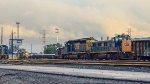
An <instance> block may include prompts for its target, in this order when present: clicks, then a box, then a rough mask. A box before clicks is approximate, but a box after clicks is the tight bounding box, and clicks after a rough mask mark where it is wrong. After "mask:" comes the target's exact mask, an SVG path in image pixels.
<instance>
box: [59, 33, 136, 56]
mask: <svg viewBox="0 0 150 84" xmlns="http://www.w3.org/2000/svg"><path fill="white" fill-rule="evenodd" d="M57 51H58V53H57V54H58V55H59V56H61V58H63V59H133V55H132V54H133V52H132V42H131V38H130V36H129V35H125V34H121V35H116V36H114V37H112V38H111V39H110V40H109V39H107V40H105V41H97V40H96V39H94V38H93V37H90V38H82V39H77V40H69V41H68V42H66V43H65V46H64V47H63V48H59V49H57Z"/></svg>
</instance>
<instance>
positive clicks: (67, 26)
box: [0, 0, 150, 52]
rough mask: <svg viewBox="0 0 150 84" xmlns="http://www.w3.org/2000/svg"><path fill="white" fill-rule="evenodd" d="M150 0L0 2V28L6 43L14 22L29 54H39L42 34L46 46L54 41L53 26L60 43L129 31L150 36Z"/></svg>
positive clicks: (20, 0) (9, 0)
mask: <svg viewBox="0 0 150 84" xmlns="http://www.w3.org/2000/svg"><path fill="white" fill-rule="evenodd" d="M149 4H150V0H0V26H3V27H4V30H5V32H4V33H5V35H4V36H5V39H4V40H5V43H6V44H8V38H9V35H10V32H11V30H12V28H13V29H14V31H15V30H16V24H15V23H16V21H19V22H20V23H21V25H20V26H21V27H20V31H21V33H20V34H21V37H22V38H24V39H25V40H24V45H23V46H22V47H25V48H26V49H27V50H29V51H30V45H31V43H32V44H33V47H34V48H35V49H34V50H33V51H34V52H39V51H41V40H42V39H41V38H40V37H41V32H42V30H43V29H45V30H46V33H47V41H48V42H47V44H49V43H55V42H56V34H55V31H54V29H55V28H54V27H59V28H60V35H59V36H60V42H61V43H63V42H65V41H67V40H69V39H76V38H82V37H95V38H97V39H100V37H101V36H104V37H105V38H106V37H107V36H110V37H112V36H113V35H114V34H120V33H126V31H127V29H128V28H129V27H131V28H132V31H133V33H132V36H134V37H141V36H150V34H149V30H150V28H149V27H150V24H149V23H150V5H149Z"/></svg>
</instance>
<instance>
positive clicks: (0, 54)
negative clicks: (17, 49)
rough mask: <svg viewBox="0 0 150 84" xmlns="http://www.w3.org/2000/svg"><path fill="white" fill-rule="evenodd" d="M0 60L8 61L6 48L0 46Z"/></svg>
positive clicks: (5, 46)
mask: <svg viewBox="0 0 150 84" xmlns="http://www.w3.org/2000/svg"><path fill="white" fill-rule="evenodd" d="M0 59H8V46H7V45H0Z"/></svg>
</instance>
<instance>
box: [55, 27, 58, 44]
mask: <svg viewBox="0 0 150 84" xmlns="http://www.w3.org/2000/svg"><path fill="white" fill-rule="evenodd" d="M55 30H56V32H55V33H56V35H57V43H58V41H59V29H58V28H56V29H55Z"/></svg>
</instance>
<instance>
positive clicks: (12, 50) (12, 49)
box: [11, 29, 14, 59]
mask: <svg viewBox="0 0 150 84" xmlns="http://www.w3.org/2000/svg"><path fill="white" fill-rule="evenodd" d="M11 34H12V35H11V36H12V37H11V53H12V59H14V57H13V52H14V48H13V46H14V45H13V37H14V35H13V34H14V32H13V29H12V33H11Z"/></svg>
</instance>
